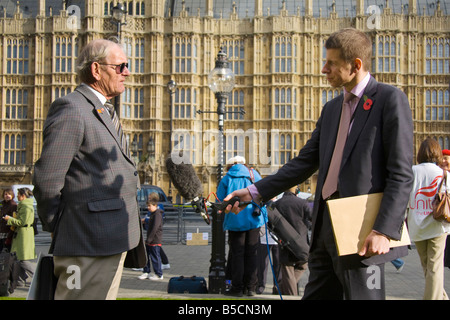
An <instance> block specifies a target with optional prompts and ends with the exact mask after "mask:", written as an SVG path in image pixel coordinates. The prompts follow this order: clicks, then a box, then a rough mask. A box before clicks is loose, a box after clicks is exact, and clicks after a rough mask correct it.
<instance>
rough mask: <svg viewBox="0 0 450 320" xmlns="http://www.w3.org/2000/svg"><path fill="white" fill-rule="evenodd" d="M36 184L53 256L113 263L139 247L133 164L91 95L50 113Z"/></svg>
mask: <svg viewBox="0 0 450 320" xmlns="http://www.w3.org/2000/svg"><path fill="white" fill-rule="evenodd" d="M33 184H34V186H35V188H34V194H35V197H36V200H37V210H38V214H39V217H40V219H41V221H42V225H43V229H44V230H45V231H49V232H53V233H54V237H53V243H52V246H51V249H50V250H51V252H53V254H54V255H55V256H105V255H113V254H118V253H122V252H126V251H128V250H130V249H133V248H135V247H137V245H138V243H139V241H140V240H142V235H141V224H140V220H139V207H138V204H137V199H136V192H137V186H138V175H137V171H136V167H135V164H134V162H133V161H132V160H131V159H130V158H128V157H127V155H126V153H125V152H124V151H123V150H122V147H121V144H120V141H119V138H118V135H117V132H116V131H115V129H114V126H113V124H112V121H111V119H110V116H109V114H108V113H107V111H106V110H105V109H104V107H103V105H102V104H101V102H100V100H99V99H98V98H97V96H96V95H95V94H94V93H93V92H92V91H91V90H89V88H88V87H86V86H79V87H78V88H76V89H75V90H74V91H73V92H72V93H70V94H69V95H67V96H65V97H62V98H60V99H57V100H56V101H55V102H54V103H53V104H52V105H51V107H50V110H49V112H48V116H47V119H46V121H45V124H44V130H43V148H42V154H41V157H40V159H39V160H38V161H37V162H36V165H35V169H34V177H33ZM144 254H145V253H144Z"/></svg>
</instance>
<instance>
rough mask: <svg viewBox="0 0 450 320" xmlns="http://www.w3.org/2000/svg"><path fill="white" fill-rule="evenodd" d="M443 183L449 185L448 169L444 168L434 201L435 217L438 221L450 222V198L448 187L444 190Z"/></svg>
mask: <svg viewBox="0 0 450 320" xmlns="http://www.w3.org/2000/svg"><path fill="white" fill-rule="evenodd" d="M442 185H445V186H447V171H446V170H444V173H443V177H442V180H441V183H440V184H439V188H438V190H437V192H436V196H435V197H434V200H433V203H432V206H433V218H434V219H436V220H437V221H441V222H448V223H450V198H449V194H448V191H447V188H445V190H444V191H442Z"/></svg>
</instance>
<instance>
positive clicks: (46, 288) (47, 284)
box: [27, 254, 58, 300]
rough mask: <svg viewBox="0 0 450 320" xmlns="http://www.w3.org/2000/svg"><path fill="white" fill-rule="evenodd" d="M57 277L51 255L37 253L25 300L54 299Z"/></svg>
mask: <svg viewBox="0 0 450 320" xmlns="http://www.w3.org/2000/svg"><path fill="white" fill-rule="evenodd" d="M57 283H58V278H56V276H55V274H54V263H53V256H52V255H43V254H41V255H39V259H38V263H37V265H36V271H35V273H34V275H33V280H32V281H31V286H30V289H29V291H28V296H27V300H54V299H55V290H56V284H57Z"/></svg>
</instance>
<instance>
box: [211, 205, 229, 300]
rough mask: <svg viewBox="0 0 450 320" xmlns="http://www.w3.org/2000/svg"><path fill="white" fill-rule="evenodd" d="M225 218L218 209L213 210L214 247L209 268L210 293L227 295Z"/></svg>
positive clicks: (212, 247)
mask: <svg viewBox="0 0 450 320" xmlns="http://www.w3.org/2000/svg"><path fill="white" fill-rule="evenodd" d="M223 216H224V213H223V212H222V213H221V214H219V213H218V212H217V209H215V208H213V209H212V225H211V227H212V230H211V231H212V245H211V260H210V262H211V266H210V268H209V288H208V291H209V293H217V294H223V293H225V231H223V227H222V224H223Z"/></svg>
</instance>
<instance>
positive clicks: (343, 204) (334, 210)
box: [327, 193, 411, 256]
mask: <svg viewBox="0 0 450 320" xmlns="http://www.w3.org/2000/svg"><path fill="white" fill-rule="evenodd" d="M382 197H383V193H373V194H366V195H361V196H355V197H348V198H340V199H335V200H328V201H327V205H328V209H329V212H330V217H331V223H332V225H333V231H334V238H335V240H336V246H337V252H338V255H340V256H344V255H348V254H355V253H358V251H359V249H360V248H361V247H362V245H363V244H364V241H365V239H366V237H367V236H368V235H369V233H370V231H372V227H373V225H374V223H375V219H376V217H377V214H378V211H379V208H380V204H381V198H382ZM409 244H411V241H410V239H409V234H408V230H407V229H406V226H405V223H404V224H403V229H402V237H401V239H400V240H398V241H396V240H391V241H390V246H391V248H393V247H400V246H406V245H409Z"/></svg>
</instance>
